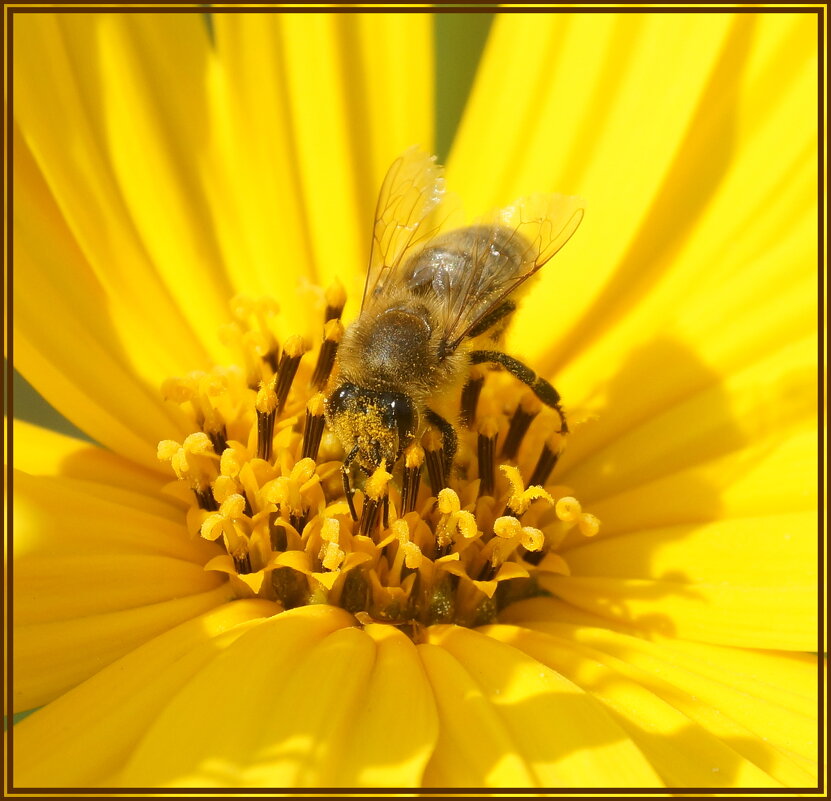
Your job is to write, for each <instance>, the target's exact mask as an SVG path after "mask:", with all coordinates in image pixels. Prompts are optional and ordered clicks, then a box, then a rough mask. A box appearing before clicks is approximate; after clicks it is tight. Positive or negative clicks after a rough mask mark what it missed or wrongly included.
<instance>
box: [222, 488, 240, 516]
mask: <svg viewBox="0 0 831 801" xmlns="http://www.w3.org/2000/svg"><path fill="white" fill-rule="evenodd" d="M219 513H220V514H221V515H222V516H223V517H227V518H228V519H229V520H236V519H238V518H240V517H242V516H243V515H244V514H245V498H243V497H242V495H240V494H238V493H234V494H233V495H229V496H228V497H227V498H226V499H225V500H224V501H223V502H222V505H221V506H220V507H219Z"/></svg>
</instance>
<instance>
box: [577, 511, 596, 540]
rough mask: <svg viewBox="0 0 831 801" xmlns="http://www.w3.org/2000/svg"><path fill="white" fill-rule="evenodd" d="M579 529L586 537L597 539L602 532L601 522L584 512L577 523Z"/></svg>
mask: <svg viewBox="0 0 831 801" xmlns="http://www.w3.org/2000/svg"><path fill="white" fill-rule="evenodd" d="M577 527H578V528H579V529H580V533H581V534H582V535H583V536H584V537H596V536H597V534H598V532H599V531H600V520H599V519H598V518H596V517H595V516H594V515H592V514H589V513H588V512H583V514H581V515H580V519H579V520H578V521H577Z"/></svg>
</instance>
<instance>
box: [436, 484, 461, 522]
mask: <svg viewBox="0 0 831 801" xmlns="http://www.w3.org/2000/svg"><path fill="white" fill-rule="evenodd" d="M438 502H439V512H441V513H442V514H443V515H452V514H454V513H455V512H458V511H459V509H461V508H462V504H461V501H460V500H459V496H458V495H457V494H456V493H455V491H454V490H452V489H450V488H449V487H445V488H444V489H443V490H441V491H440V492H439V496H438Z"/></svg>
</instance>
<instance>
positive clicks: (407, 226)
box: [361, 147, 444, 310]
mask: <svg viewBox="0 0 831 801" xmlns="http://www.w3.org/2000/svg"><path fill="white" fill-rule="evenodd" d="M443 194H444V178H443V177H442V168H441V167H440V166H439V165H438V164H436V159H435V156H429V155H428V154H427V153H425V152H424V151H422V150H419V149H418V148H417V147H411V148H410V149H409V150H407V151H406V152H405V153H403V154H402V155H401V156H399V158H397V159H396V160H395V162H393V164H392V166H391V167H390V169H389V170H388V172H387V175H386V178H384V183H383V184H382V186H381V191H380V193H379V195H378V205H377V207H376V209H375V225H374V227H373V231H372V250H371V253H370V256H369V269H368V270H367V275H366V285H365V286H364V296H363V301H362V303H361V309H362V310H363V309H364V308H365V307H366V305H367V302H368V300H369V298H372V297H375V296H376V295H377V294H379V293H380V292H383V290H384V287H385V286H389V285H390V284H391V283H392V282H394V281H395V273H396V270H397V269H398V267H399V266H400V265H401V264H402V263H403V262H404V261H406V259H407V258H408V257H409V255H410V254H411V253H413V252H414V251H415V250H417V249H419V248H420V247H421V246H422V245H423V244H424V242H425V241H427V240H428V239H429V238H431V237H432V236H433V235H435V233H436V230H435V227H434V225H433V224H432V223H430V222H428V221H427V218H428V217H429V215H430V213H431V212H432V211H433V210H434V209H435V208H436V206H438V204H439V202H440V201H441V199H442V196H443Z"/></svg>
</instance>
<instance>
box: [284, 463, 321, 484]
mask: <svg viewBox="0 0 831 801" xmlns="http://www.w3.org/2000/svg"><path fill="white" fill-rule="evenodd" d="M314 472H315V461H314V459H309V458H306V459H301V460H300V461H299V462H298V463H297V464H296V465H295V466H294V467H292V469H291V473H290V474H289V478H290V479H291V480H292V481H296V482H297V483H298V484H305V483H306V482H307V481H308V480H309V479H310V478H311V477H312V476H313V475H314Z"/></svg>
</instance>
